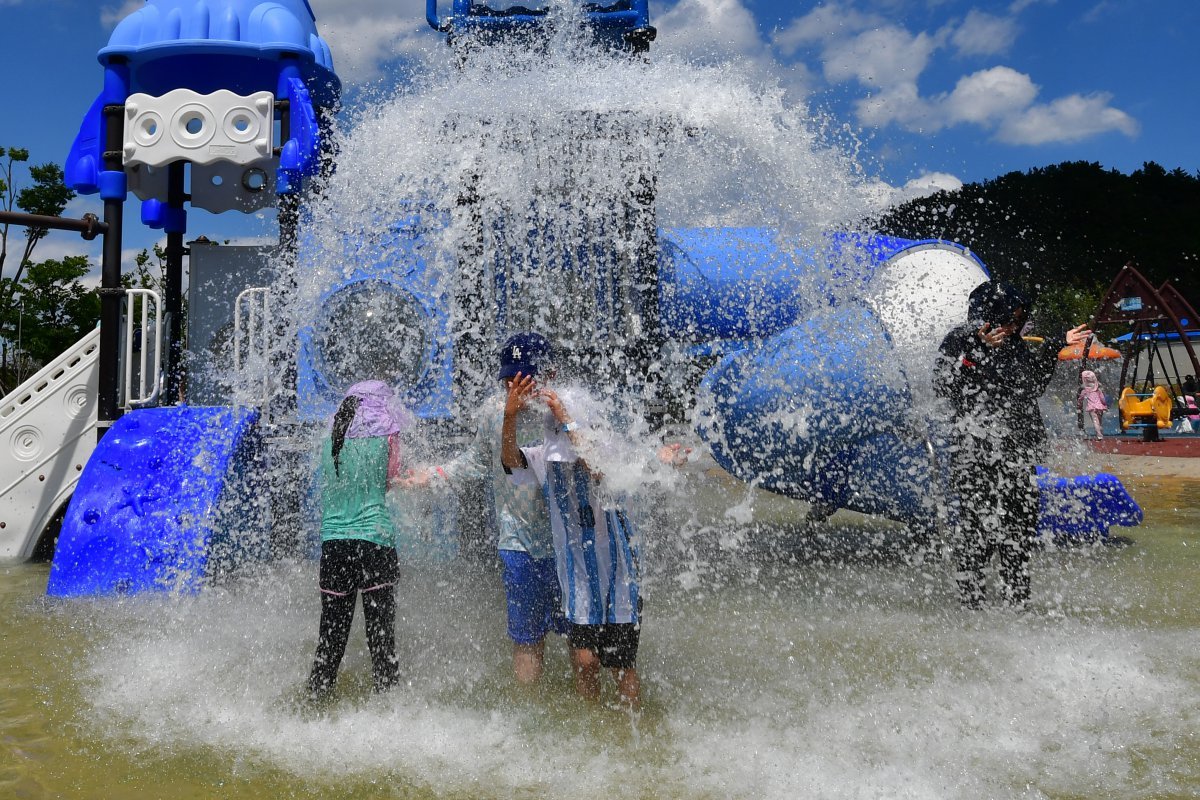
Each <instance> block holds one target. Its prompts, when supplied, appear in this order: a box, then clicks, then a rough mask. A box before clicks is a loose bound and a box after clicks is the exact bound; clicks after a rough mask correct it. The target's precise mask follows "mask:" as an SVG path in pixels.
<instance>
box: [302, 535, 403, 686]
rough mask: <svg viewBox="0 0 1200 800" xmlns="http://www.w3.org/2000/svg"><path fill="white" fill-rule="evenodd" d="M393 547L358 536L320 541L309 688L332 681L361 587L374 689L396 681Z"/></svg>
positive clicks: (344, 647) (391, 684)
mask: <svg viewBox="0 0 1200 800" xmlns="http://www.w3.org/2000/svg"><path fill="white" fill-rule="evenodd" d="M398 574H399V561H398V559H397V556H396V550H395V548H392V547H382V546H380V545H377V544H374V543H372V542H367V541H363V540H361V539H335V540H331V541H327V542H322V543H321V579H320V582H321V633H320V637H321V638H320V641H319V642H318V644H317V654H316V657H315V658H314V659H313V667H312V674H311V675H309V679H308V687H309V691H310V692H311V693H312V694H313V695H315V696H322V695H325V694H328V693H329V691H330V690H332V689H333V686H334V684H335V683H336V682H337V674H338V668H339V667H341V664H342V657H343V656H344V655H345V653H346V643H347V641H349V639H350V626H351V624H352V623H353V621H354V605H355V599H356V596H357V595H358V594H359V593H360V592H361V593H362V601H363V618H364V620H365V622H366V628H367V648H368V649H369V650H370V651H371V675H372V677H373V679H374V683H375V691H377V692H381V691H384V690H386V689H390V688H391V687H393V686H395V685H396V683H397V682H398V681H399V677H400V676H399V661H398V660H397V659H396V578H397V577H398Z"/></svg>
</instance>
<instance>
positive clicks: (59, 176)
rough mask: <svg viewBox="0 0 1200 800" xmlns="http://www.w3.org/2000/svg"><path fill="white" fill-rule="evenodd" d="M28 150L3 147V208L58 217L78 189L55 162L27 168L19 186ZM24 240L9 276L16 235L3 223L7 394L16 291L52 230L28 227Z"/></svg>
mask: <svg viewBox="0 0 1200 800" xmlns="http://www.w3.org/2000/svg"><path fill="white" fill-rule="evenodd" d="M28 161H29V151H28V150H27V149H24V148H18V147H8V148H5V147H0V208H2V209H3V210H5V211H13V210H14V209H18V210H21V211H24V212H26V213H28V214H44V215H46V216H52V217H56V216H59V215H60V214H62V212H63V209H65V208H66V207H67V203H69V202H71V199H72V198H74V197H75V192H73V191H72V190H71V189H70V188H68V187H67V185H66V183H65V182H64V180H63V171H62V167H60V166H58V165H57V164H53V163H46V164H42V165H40V166H31V167H29V168H28V170H27V171H28V181H29V182H28V185H26V186H24V187H21V188H18V186H17V183H18V169H19V167H20V166H21V165H24V164H26V163H28ZM24 231H25V241H24V243H23V244H22V245H21V246H20V247H19V248H17V249H14V250H13V251H12V255H13V256H14V257H15V258H14V263H15V268H13V269H12V270H11V274H8V275H6V273H5V269H6V268H7V267H8V266H9V264H8V261H9V258H8V257H9V246H10V245H11V244H13V241H12V239H15V236H13V237H12V239H10V234H14V231H13V230H12V225H11V223H4V224H3V225H0V332H3V335H4V337H5V341H4V342H3V346H2V347H0V395H2V394H4V393H6V390H7V389H8V388H10V387H9V385H8V382H7V378H8V377H9V372H8V371H9V357H8V354H9V349H10V346H11V345H12V343H13V339H12V338H11V337H10V336H9V335H8V333H9V332H15V330H16V328H17V327H18V326H19V322H20V317H21V312H20V310H19V309H18V301H17V299H16V298H17V294H18V292H19V287H20V286H21V281H22V276H23V273H24V271H25V270H26V269H27V268H28V267H29V265H30V264H31V263H32V259H33V253H34V250H35V249H36V248H37V245H38V242H40V241H41V240H42V239H43V238H45V236H46V234H47V233H49V231H48V230H47V229H46V228H39V227H36V226H31V227H26V228H25V229H24Z"/></svg>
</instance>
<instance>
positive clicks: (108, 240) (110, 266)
mask: <svg viewBox="0 0 1200 800" xmlns="http://www.w3.org/2000/svg"><path fill="white" fill-rule="evenodd" d="M124 115H125V106H124V105H123V104H115V103H114V104H111V105H106V106H105V107H104V122H105V125H104V131H105V133H104V169H105V171H106V172H110V173H120V177H123V176H124V167H123V165H122V163H121V144H122V140H123V138H124ZM122 188H123V187H122ZM104 195H105V196H104V224H105V226H106V227H107V230H106V231H105V233H104V250H103V254H102V256H101V260H100V354H99V356H98V360H99V364H100V375H99V379H98V381H97V384H98V385H97V410H96V436H97V438H99V437H101V436H103V435H104V434H105V433H106V432H107V431H108V429H109V427H111V426H112V423H113V422H115V421H116V420H117V419H118V418H119V417H120V416H121V408H120V404H119V403H118V397H117V394H118V391H119V385H120V380H121V377H120V361H119V359H120V355H119V351H120V346H121V300H122V298H124V297H125V290H124V289H122V288H121V233H122V230H123V223H124V214H125V196H124V192H118V191H109V192H106V193H104Z"/></svg>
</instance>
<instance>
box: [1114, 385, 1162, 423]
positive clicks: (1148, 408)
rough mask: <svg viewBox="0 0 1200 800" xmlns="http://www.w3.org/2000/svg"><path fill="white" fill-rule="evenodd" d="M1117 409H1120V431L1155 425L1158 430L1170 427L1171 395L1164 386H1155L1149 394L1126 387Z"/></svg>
mask: <svg viewBox="0 0 1200 800" xmlns="http://www.w3.org/2000/svg"><path fill="white" fill-rule="evenodd" d="M1117 407H1118V408H1120V409H1121V430H1127V429H1128V428H1129V427H1130V426H1131V425H1138V426H1141V425H1152V424H1155V423H1157V425H1158V427H1160V428H1169V427H1171V393H1170V392H1168V391H1167V389H1166V387H1165V386H1155V387H1154V391H1153V392H1151V393H1150V394H1146V393H1144V392H1135V391H1134V390H1133V388H1132V387H1129V386H1126V387H1125V388H1124V389H1123V390H1122V391H1121V401H1120V403H1118V406H1117Z"/></svg>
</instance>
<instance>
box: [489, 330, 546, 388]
mask: <svg viewBox="0 0 1200 800" xmlns="http://www.w3.org/2000/svg"><path fill="white" fill-rule="evenodd" d="M553 363H554V351H553V350H551V349H550V342H548V341H546V337H545V336H542V335H541V334H540V333H518V334H515V335H513V336H510V337H508V341H506V342H505V343H504V346H503V347H501V348H500V376H499V377H500V380H504V379H505V378H511V377H513V376H514V375H516V374H517V373H518V372H519V373H521V374H522V375H528V376H535V375H537V374H538V370H539V369H540V368H546V369H549V368H550V367H551V366H552V365H553Z"/></svg>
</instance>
